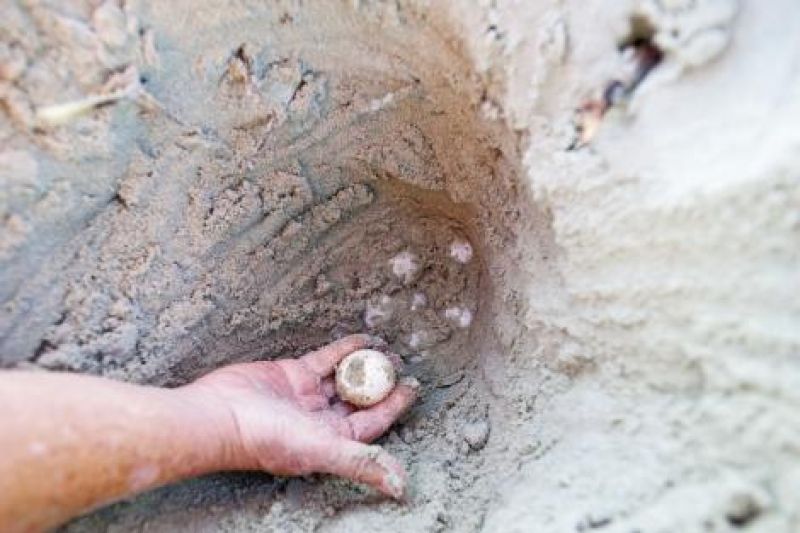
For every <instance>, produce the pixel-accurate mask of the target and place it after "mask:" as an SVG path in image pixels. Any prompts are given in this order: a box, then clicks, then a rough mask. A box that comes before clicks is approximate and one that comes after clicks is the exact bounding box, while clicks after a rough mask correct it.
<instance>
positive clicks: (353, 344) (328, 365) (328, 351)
mask: <svg viewBox="0 0 800 533" xmlns="http://www.w3.org/2000/svg"><path fill="white" fill-rule="evenodd" d="M375 343H376V339H375V338H374V337H372V336H371V335H348V336H347V337H342V338H341V339H339V340H337V341H334V342H332V343H330V344H328V345H327V346H323V347H322V348H320V349H319V350H315V351H313V352H309V353H307V354H306V355H304V356H303V357H301V358H300V361H302V362H303V364H304V365H305V366H306V367H307V368H308V369H309V370H311V371H312V372H314V373H315V374H317V375H318V376H320V377H325V376H327V375H328V374H330V373H331V372H333V370H334V368H336V365H337V364H338V363H339V361H341V360H342V359H344V358H345V357H346V356H348V355H350V354H351V353H352V352H354V351H356V350H360V349H362V348H367V347H368V346H373V345H374V344H375Z"/></svg>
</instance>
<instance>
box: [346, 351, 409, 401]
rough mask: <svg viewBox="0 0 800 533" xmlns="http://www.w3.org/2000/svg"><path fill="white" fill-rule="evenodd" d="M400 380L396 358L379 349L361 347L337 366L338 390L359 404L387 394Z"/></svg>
mask: <svg viewBox="0 0 800 533" xmlns="http://www.w3.org/2000/svg"><path fill="white" fill-rule="evenodd" d="M396 382H397V376H396V374H395V371H394V366H392V362H391V361H389V358H388V357H386V355H384V354H383V353H382V352H379V351H377V350H357V351H355V352H353V353H351V354H350V355H348V356H347V357H345V358H344V359H342V361H341V362H340V363H339V366H338V367H337V368H336V393H337V394H338V395H339V397H340V398H341V399H342V400H344V401H346V402H350V403H352V404H353V405H357V406H359V407H369V406H370V405H375V404H376V403H378V402H380V401H381V400H383V399H384V398H386V397H387V396H388V395H389V393H390V392H392V389H393V388H394V386H395V383H396Z"/></svg>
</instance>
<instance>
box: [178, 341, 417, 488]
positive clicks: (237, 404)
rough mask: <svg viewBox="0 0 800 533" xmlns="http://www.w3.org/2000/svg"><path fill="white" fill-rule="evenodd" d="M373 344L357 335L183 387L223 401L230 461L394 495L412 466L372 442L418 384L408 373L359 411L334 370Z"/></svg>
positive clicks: (405, 405)
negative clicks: (332, 477) (327, 477)
mask: <svg viewBox="0 0 800 533" xmlns="http://www.w3.org/2000/svg"><path fill="white" fill-rule="evenodd" d="M371 345H374V340H373V338H372V337H370V336H369V335H351V336H348V337H345V338H343V339H340V340H338V341H335V342H333V343H331V344H329V345H327V346H325V347H323V348H320V349H319V350H316V351H314V352H310V353H308V354H306V355H304V356H302V357H299V358H297V359H282V360H278V361H263V362H255V363H244V364H235V365H230V366H227V367H224V368H221V369H219V370H216V371H214V372H212V373H210V374H207V375H206V376H203V377H202V378H200V379H199V380H197V381H195V382H194V383H192V384H191V385H188V386H187V387H185V390H186V391H187V392H189V393H191V394H193V395H195V396H199V397H200V398H202V401H204V402H206V403H213V404H215V405H218V406H219V405H221V406H224V409H223V410H222V411H223V412H225V413H226V414H227V415H228V416H229V417H230V421H232V422H233V424H232V425H226V424H222V425H221V426H222V427H233V428H235V430H233V431H228V432H229V433H234V434H233V435H228V436H227V437H225V438H226V440H227V441H228V442H229V446H228V449H229V450H230V452H229V454H230V455H231V457H230V458H229V461H228V462H229V463H230V465H229V466H230V467H232V468H239V469H263V470H266V471H268V472H271V473H273V474H279V475H303V474H309V473H312V472H324V473H329V474H336V475H339V476H343V477H346V478H349V479H352V480H354V481H358V482H361V483H365V484H367V485H370V486H372V487H374V488H376V489H377V490H379V491H380V492H382V493H384V494H386V495H388V496H391V497H393V498H401V497H402V496H403V494H404V492H405V485H406V473H405V469H404V468H403V467H402V466H401V465H400V463H399V462H398V461H397V460H396V459H395V458H394V457H392V456H391V455H389V454H388V453H387V452H386V451H385V450H383V449H382V448H381V447H379V446H369V445H368V444H366V443H369V442H372V441H373V440H375V439H376V438H377V437H379V436H380V435H382V434H383V433H384V432H385V431H386V430H387V429H388V428H389V427H390V426H391V425H392V424H393V423H394V422H395V420H397V418H398V417H400V416H401V415H402V414H403V413H404V412H405V411H406V410H407V409H408V408H409V407H410V406H411V404H413V403H414V400H415V399H416V397H417V391H418V388H419V383H418V382H417V381H416V380H415V379H413V378H405V379H401V380H400V381H399V384H398V385H397V387H395V389H394V390H393V391H392V392H391V393H390V394H389V396H388V397H387V398H386V399H384V400H383V401H381V402H380V403H378V404H376V405H373V406H372V407H369V408H366V409H361V410H356V409H355V408H354V407H353V406H351V405H349V404H346V403H344V402H342V401H341V400H339V399H338V398H337V397H336V391H335V384H334V378H333V375H332V374H333V372H334V370H335V368H336V365H337V364H338V363H339V361H341V360H342V359H343V358H344V357H345V356H347V355H348V354H350V353H351V352H353V351H355V350H359V349H362V348H367V347H369V346H371Z"/></svg>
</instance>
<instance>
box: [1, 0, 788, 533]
mask: <svg viewBox="0 0 800 533" xmlns="http://www.w3.org/2000/svg"><path fill="white" fill-rule="evenodd" d="M3 12H4V13H3V17H0V35H2V36H3V37H2V38H1V39H0V41H2V42H0V185H1V186H0V222H1V223H2V229H0V269H1V271H2V275H0V301H2V308H1V309H0V362H1V363H2V365H3V366H4V367H23V368H29V367H33V368H45V369H53V370H65V371H77V372H87V373H93V374H98V375H105V376H109V377H112V378H115V379H122V380H126V381H133V382H139V383H152V384H159V385H177V384H181V383H185V382H187V381H189V380H191V379H193V378H195V377H197V376H199V375H201V374H203V373H204V372H207V371H209V370H211V369H213V368H216V367H218V366H220V365H223V364H226V363H230V362H237V361H250V360H257V359H264V358H273V357H293V356H297V355H299V354H302V353H304V352H306V351H308V350H310V349H313V348H316V347H318V346H320V345H322V344H324V343H327V342H330V341H331V340H332V339H335V338H338V337H341V336H343V335H346V334H349V333H353V332H363V331H367V332H370V333H372V334H375V335H379V336H381V337H383V338H384V339H386V341H387V342H388V344H389V349H390V350H391V351H393V352H396V353H398V354H400V356H401V357H402V359H403V365H404V373H406V374H409V375H411V376H414V377H416V378H417V379H419V380H420V381H421V382H422V389H421V391H420V400H419V401H418V402H417V404H416V405H415V406H414V408H413V409H412V410H411V411H410V412H409V413H408V414H407V415H406V416H405V417H404V418H403V420H402V421H401V422H400V423H399V424H398V425H397V426H395V427H394V428H393V429H392V430H391V431H390V432H389V434H388V435H387V436H386V437H384V438H383V439H382V440H381V441H380V444H382V445H383V446H385V447H386V448H387V449H388V450H389V451H390V452H391V453H393V454H395V455H396V456H397V457H398V458H400V459H401V460H402V461H403V462H404V463H405V464H406V466H407V467H408V470H409V474H410V486H411V494H410V496H409V500H408V502H407V503H406V504H397V503H393V502H389V501H385V500H384V499H382V498H380V497H378V496H377V495H375V494H374V493H371V492H368V491H365V490H364V489H363V488H361V487H357V486H355V485H353V484H350V483H347V482H345V481H343V480H339V479H334V478H330V477H327V476H313V477H309V478H302V479H279V478H273V477H271V476H267V475H259V474H248V475H238V474H237V475H231V474H221V475H216V476H209V477H206V478H203V479H199V480H194V481H191V482H187V483H183V484H179V485H176V486H172V487H166V488H163V489H161V490H158V491H155V492H152V493H149V494H145V495H142V496H140V497H137V498H134V499H132V500H131V501H127V502H122V503H119V504H117V505H114V506H111V507H109V508H106V509H103V510H100V511H98V512H96V513H93V514H90V515H88V516H86V517H83V518H81V519H79V520H76V521H75V522H73V523H72V524H70V525H68V526H66V528H65V529H66V530H68V531H69V530H73V531H81V530H93V529H107V528H118V529H122V530H130V529H143V528H146V529H148V530H156V531H169V530H174V529H178V528H179V529H198V530H231V531H261V530H276V531H307V530H311V529H316V530H321V531H382V530H398V529H402V530H406V531H445V530H447V531H450V530H452V531H481V530H483V531H529V530H536V531H574V530H579V531H589V530H594V529H598V530H602V531H631V530H641V531H676V530H680V531H701V530H706V529H709V528H714V529H715V530H728V529H731V528H744V527H747V528H754V529H756V528H759V530H765V531H791V530H792V529H793V528H797V527H798V523H799V521H800V517H798V515H797V510H796V509H795V507H796V505H795V504H794V502H795V499H796V498H794V496H793V495H795V494H797V492H798V490H800V488H798V487H800V485H799V483H800V470H798V467H797V464H800V463H798V461H797V459H798V449H800V427H798V420H797V417H796V415H795V413H796V412H797V411H796V410H797V408H798V406H799V404H800V399H798V397H797V394H796V390H797V383H798V382H800V369H799V368H798V365H797V361H796V357H795V355H796V353H797V352H798V349H800V338H799V337H798V332H799V331H800V328H798V327H797V324H798V323H800V309H798V304H797V301H796V299H795V298H793V297H792V296H791V295H793V294H796V293H797V292H798V291H800V287H798V283H797V278H796V276H795V275H794V272H796V265H797V264H798V260H799V259H800V257H798V249H800V248H798V247H797V242H798V240H797V235H798V233H797V232H798V230H797V228H798V224H797V220H796V218H797V217H796V216H794V215H793V213H794V211H795V210H794V209H793V206H795V205H796V204H797V201H798V200H800V197H798V190H800V187H798V182H797V176H798V175H799V174H798V169H800V161H798V159H797V158H796V157H795V156H794V155H792V154H796V153H797V150H796V148H797V147H798V146H800V137H799V136H798V133H797V128H796V127H795V125H796V122H797V118H798V117H800V108H798V104H797V102H800V94H798V93H797V87H800V83H799V82H798V81H799V80H798V79H797V77H798V76H797V73H796V72H794V71H793V70H792V69H791V65H792V64H793V63H792V61H793V60H794V56H793V54H795V50H796V49H797V47H796V46H795V45H794V41H793V40H792V36H793V35H796V34H797V32H798V31H800V28H798V27H797V26H798V22H797V21H799V20H800V13H798V8H797V7H796V6H795V5H794V3H792V2H790V1H789V0H785V1H781V2H777V3H776V4H775V5H769V6H767V5H766V4H762V3H755V2H744V1H742V2H736V1H733V0H696V1H692V2H689V1H669V2H652V1H646V0H641V1H634V0H631V1H625V2H617V3H613V5H610V4H609V3H601V2H590V3H587V2H579V1H566V2H559V1H555V0H553V1H549V0H548V1H545V2H540V3H536V5H526V6H522V5H519V6H517V5H513V6H512V5H503V4H502V3H498V5H495V3H491V2H478V3H475V2H460V1H452V2H441V3H438V2H437V3H430V2H419V1H416V0H409V1H401V2H393V3H385V2H371V1H356V2H339V1H330V2H328V1H324V2H313V3H308V2H298V1H289V0H287V1H282V2H275V3H263V2H244V3H229V4H225V5H222V4H220V3H219V2H205V1H202V2H172V3H157V4H153V3H147V2H138V1H129V2H116V1H105V2H83V1H70V2H62V3H59V4H58V5H55V4H51V3H47V2H45V3H30V2H21V1H13V2H11V3H9V4H8V5H7V6H5V7H4V8H3ZM764 34H769V35H770V36H771V39H769V40H764V39H762V38H760V36H762V35H764ZM626 43H627V44H626ZM630 43H636V45H637V46H644V45H646V46H648V47H653V48H654V49H657V50H658V51H659V61H658V64H657V65H655V66H654V67H653V68H651V69H648V70H647V71H646V76H643V77H642V79H636V80H635V83H633V82H631V83H628V84H627V85H626V87H628V89H629V90H628V91H627V94H626V95H625V97H624V98H621V99H619V100H614V105H613V106H611V107H610V108H609V109H608V110H605V111H604V114H603V116H602V117H601V120H600V121H599V122H598V123H597V124H595V125H594V126H593V127H594V128H595V129H594V130H593V131H592V135H591V140H590V142H586V143H582V142H576V140H577V141H580V140H581V139H580V138H579V135H580V128H579V127H577V126H579V125H576V123H575V120H576V118H575V110H576V108H579V107H580V106H581V104H582V103H584V102H587V101H597V99H598V98H600V99H602V97H603V91H604V89H605V88H607V87H608V86H609V82H610V81H613V80H615V79H624V80H630V79H631V78H630V76H632V74H631V70H630V57H628V56H626V52H625V50H624V49H625V47H626V46H627V45H628V44H630ZM621 48H622V49H623V50H622V51H621ZM764 58H773V59H772V60H769V61H768V60H765V59H764ZM634 78H635V76H634ZM732 88H736V90H733V89H732ZM119 91H123V92H122V93H120V92H119ZM119 94H124V97H120V98H116V97H114V98H112V97H111V96H113V95H119ZM109 95H111V96H109ZM87 98H90V99H92V98H99V100H90V102H100V103H98V104H97V105H95V104H92V105H91V106H89V107H88V108H86V109H84V108H81V113H80V114H75V116H70V117H69V119H68V120H66V121H63V123H61V124H56V123H53V122H52V121H51V122H49V123H47V122H46V121H45V122H44V123H43V122H42V120H41V116H42V114H41V111H42V110H48V109H50V110H52V109H53V108H52V107H49V106H53V105H60V104H70V103H75V102H86V99H87ZM776 106H777V107H776ZM84 107H85V106H84ZM56 109H59V108H56ZM60 109H63V108H60ZM775 109H780V113H777V112H776V111H775ZM47 116H48V113H45V117H47ZM37 117H38V118H37ZM59 117H61V115H59ZM584 144H585V146H582V145H584Z"/></svg>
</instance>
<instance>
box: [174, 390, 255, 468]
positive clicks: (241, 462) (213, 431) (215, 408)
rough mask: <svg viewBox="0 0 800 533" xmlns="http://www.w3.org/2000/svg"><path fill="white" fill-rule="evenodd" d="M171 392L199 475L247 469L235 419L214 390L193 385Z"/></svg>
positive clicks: (247, 465)
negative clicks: (184, 427) (189, 441)
mask: <svg viewBox="0 0 800 533" xmlns="http://www.w3.org/2000/svg"><path fill="white" fill-rule="evenodd" d="M170 392H171V393H173V395H174V398H175V399H176V404H177V405H178V411H179V418H180V420H181V423H182V424H184V423H185V424H188V426H189V427H188V428H187V435H190V436H191V439H192V446H193V447H194V448H195V453H196V455H197V457H198V458H199V462H200V463H201V464H200V469H201V472H198V473H210V472H217V471H221V470H244V469H248V468H250V465H249V464H248V463H247V461H246V460H245V458H246V454H245V453H244V448H243V446H242V439H241V434H240V431H239V425H238V423H237V421H236V417H235V415H234V414H233V412H232V410H231V409H230V408H229V406H228V405H227V404H226V402H225V401H224V400H223V399H221V398H220V397H219V396H218V395H217V394H216V393H215V391H214V390H213V389H210V388H208V387H205V386H203V385H202V384H197V383H195V384H190V385H186V386H184V387H180V388H177V389H172V390H171V391H170Z"/></svg>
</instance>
